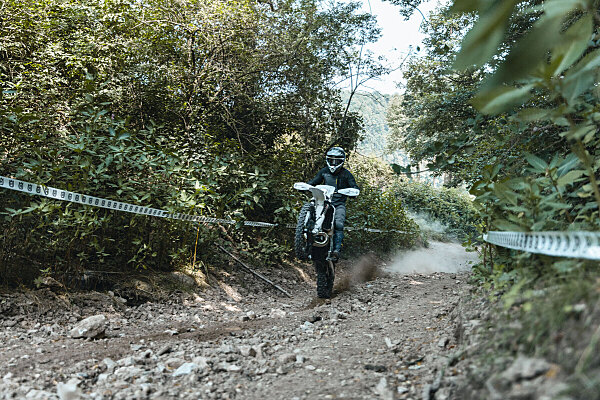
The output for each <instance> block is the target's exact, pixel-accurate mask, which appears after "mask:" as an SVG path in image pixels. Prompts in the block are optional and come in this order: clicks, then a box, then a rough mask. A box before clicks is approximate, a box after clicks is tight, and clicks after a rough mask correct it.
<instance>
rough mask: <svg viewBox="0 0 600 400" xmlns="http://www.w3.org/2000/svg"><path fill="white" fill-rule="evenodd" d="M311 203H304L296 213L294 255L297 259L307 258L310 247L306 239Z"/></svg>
mask: <svg viewBox="0 0 600 400" xmlns="http://www.w3.org/2000/svg"><path fill="white" fill-rule="evenodd" d="M311 207H312V204H311V203H306V204H305V205H303V206H302V208H301V209H300V214H299V215H298V223H297V224H296V232H295V235H294V250H295V252H296V257H297V258H298V259H299V260H308V256H309V255H310V252H311V249H310V244H309V240H308V232H307V228H308V225H309V221H310V219H311Z"/></svg>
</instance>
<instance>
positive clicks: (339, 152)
mask: <svg viewBox="0 0 600 400" xmlns="http://www.w3.org/2000/svg"><path fill="white" fill-rule="evenodd" d="M344 161H346V153H345V152H344V149H342V148H341V147H332V148H330V149H329V151H327V154H326V155H325V162H326V163H327V166H328V167H329V170H330V171H331V173H332V174H333V173H335V171H337V170H338V169H340V168H342V165H344Z"/></svg>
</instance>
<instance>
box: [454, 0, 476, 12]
mask: <svg viewBox="0 0 600 400" xmlns="http://www.w3.org/2000/svg"><path fill="white" fill-rule="evenodd" d="M481 6H482V1H481V0H454V4H452V7H451V8H450V12H452V13H469V12H474V11H477V10H478V9H479V8H480V7H481Z"/></svg>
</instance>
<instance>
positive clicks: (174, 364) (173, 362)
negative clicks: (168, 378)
mask: <svg viewBox="0 0 600 400" xmlns="http://www.w3.org/2000/svg"><path fill="white" fill-rule="evenodd" d="M184 363H185V360H182V359H181V358H177V357H172V358H169V359H168V360H167V361H166V362H165V365H166V366H167V367H168V368H171V369H175V368H179V367H180V366H181V365H183V364H184Z"/></svg>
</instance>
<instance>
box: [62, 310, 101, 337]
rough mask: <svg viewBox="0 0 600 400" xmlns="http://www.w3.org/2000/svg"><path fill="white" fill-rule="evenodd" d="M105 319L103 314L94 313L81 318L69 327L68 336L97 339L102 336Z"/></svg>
mask: <svg viewBox="0 0 600 400" xmlns="http://www.w3.org/2000/svg"><path fill="white" fill-rule="evenodd" d="M106 325H107V319H106V317H105V316H104V315H102V314H99V315H94V316H91V317H88V318H86V319H84V320H81V321H80V322H79V323H78V324H77V325H75V326H74V327H73V329H71V331H70V332H69V336H70V337H72V338H74V339H80V338H89V339H98V338H101V337H103V336H104V332H105V331H106Z"/></svg>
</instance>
